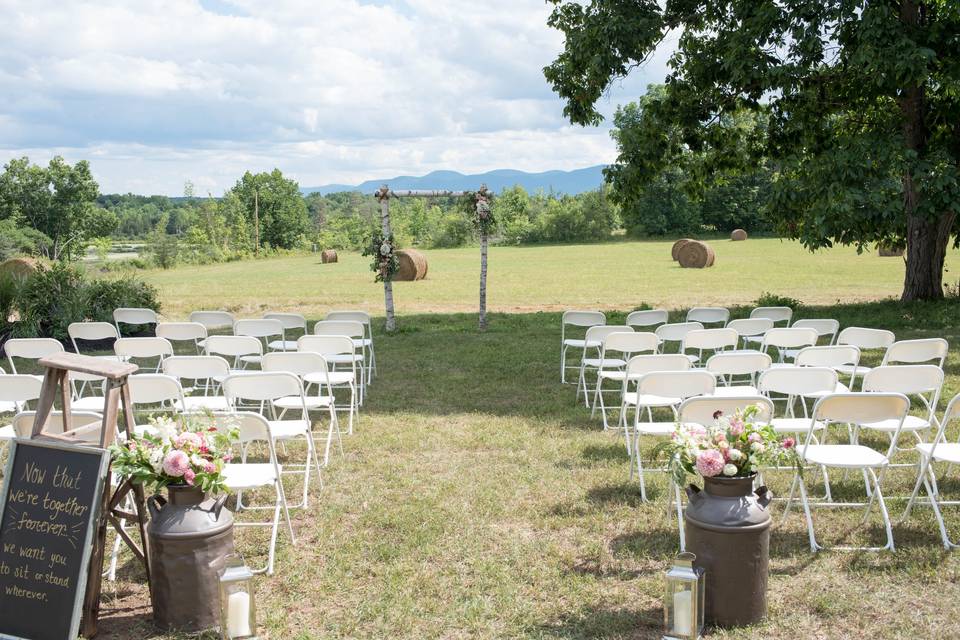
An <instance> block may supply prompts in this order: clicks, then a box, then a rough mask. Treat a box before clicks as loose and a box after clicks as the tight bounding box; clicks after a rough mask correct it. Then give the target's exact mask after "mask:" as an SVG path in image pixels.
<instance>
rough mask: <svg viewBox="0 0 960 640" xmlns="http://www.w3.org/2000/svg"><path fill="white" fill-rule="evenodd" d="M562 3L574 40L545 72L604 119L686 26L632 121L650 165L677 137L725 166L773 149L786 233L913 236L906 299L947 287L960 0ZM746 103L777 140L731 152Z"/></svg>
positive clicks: (578, 105) (654, 166)
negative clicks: (614, 88) (606, 99)
mask: <svg viewBox="0 0 960 640" xmlns="http://www.w3.org/2000/svg"><path fill="white" fill-rule="evenodd" d="M549 1H550V2H551V3H552V4H554V5H555V6H554V9H553V12H552V15H551V17H550V20H549V24H550V25H551V26H553V27H555V28H557V29H559V30H560V31H562V32H563V34H564V35H565V38H566V41H565V46H564V50H563V51H562V52H561V53H560V55H559V56H558V57H557V59H556V60H555V61H554V62H553V63H552V64H551V65H550V66H548V67H547V68H546V69H545V74H546V77H547V79H548V81H549V82H550V83H551V84H552V85H553V88H554V90H555V91H556V92H557V93H558V94H559V95H560V96H561V97H562V98H564V99H565V100H566V106H565V114H566V115H567V116H568V117H569V118H570V120H571V121H573V122H575V123H579V124H584V125H587V124H597V123H598V122H600V120H601V119H602V117H601V114H600V113H599V111H598V110H597V108H596V103H597V101H598V100H599V99H600V98H601V97H602V96H603V94H604V93H605V91H606V90H607V88H608V87H609V86H610V83H611V82H612V81H614V80H616V79H618V78H622V77H624V76H626V75H628V74H629V73H630V71H631V70H632V69H633V68H634V67H636V66H638V65H641V64H643V63H644V61H645V60H647V59H648V58H649V57H650V55H651V54H652V53H653V52H654V51H655V50H656V49H657V47H658V46H660V45H661V44H662V43H663V42H664V40H665V39H666V38H667V36H668V35H670V36H671V39H672V36H673V35H676V52H675V53H674V54H673V56H672V57H671V59H670V62H669V69H670V70H669V73H668V76H667V77H666V79H665V80H666V88H665V90H664V92H663V94H662V95H660V96H658V97H657V99H656V100H653V101H650V102H649V103H648V104H647V105H645V109H644V113H643V115H642V119H641V125H642V126H639V127H637V128H635V130H634V136H635V138H634V140H633V141H632V142H633V144H634V149H635V152H634V153H633V154H632V155H631V157H630V162H631V163H632V164H633V165H634V167H635V168H636V169H637V170H638V172H639V173H640V174H646V175H647V176H649V179H653V178H654V177H655V176H656V175H657V172H658V170H659V169H660V168H662V167H663V166H665V164H667V163H668V162H669V161H670V157H671V155H672V154H673V153H675V152H676V145H677V143H678V141H679V143H680V144H682V145H683V146H684V148H686V149H689V150H692V151H694V152H701V151H705V150H707V151H712V152H713V153H708V154H706V155H707V156H708V157H712V158H714V159H715V160H716V161H717V162H718V163H720V164H723V163H731V162H749V161H758V160H759V159H760V158H767V159H769V161H770V163H771V165H772V167H773V168H774V176H773V180H774V182H773V185H772V194H771V198H772V199H773V206H771V213H772V214H773V215H774V216H775V221H776V222H777V224H778V226H779V228H780V229H781V231H783V232H784V233H786V234H788V235H789V236H791V237H795V238H799V239H800V240H801V241H802V242H803V243H804V244H805V245H806V246H808V247H810V248H818V247H823V246H829V245H831V244H832V243H844V244H856V245H858V246H860V247H863V246H866V245H868V244H869V243H873V242H882V243H889V244H905V245H906V247H907V258H906V273H905V277H904V285H903V295H902V298H903V299H904V300H915V299H930V298H939V297H942V296H943V286H942V284H943V266H944V258H945V255H946V251H947V249H948V247H949V245H950V241H951V235H955V234H956V233H957V231H958V212H960V181H958V171H957V163H958V158H960V3H958V2H956V0H926V1H919V0H899V1H898V0H887V1H875V0H666V1H665V2H663V1H662V0H661V1H658V0H589V1H586V2H584V1H575V0H549ZM744 110H754V111H758V112H759V111H768V112H769V117H768V122H769V125H768V132H767V136H766V138H765V142H764V144H762V145H756V146H755V147H754V148H753V149H752V153H751V154H746V155H744V154H724V153H723V152H722V151H723V149H724V148H725V147H726V146H728V145H730V143H731V141H730V139H729V136H730V135H731V131H732V129H731V128H730V127H727V126H722V123H724V122H725V121H727V120H726V119H727V118H728V117H729V116H731V115H732V114H736V113H742V112H743V111H744ZM735 146H737V145H735ZM743 147H744V145H739V146H737V148H743ZM746 148H748V149H749V148H750V145H746ZM954 242H956V241H955V240H954Z"/></svg>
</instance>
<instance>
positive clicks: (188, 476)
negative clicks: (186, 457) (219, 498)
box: [183, 469, 197, 484]
mask: <svg viewBox="0 0 960 640" xmlns="http://www.w3.org/2000/svg"><path fill="white" fill-rule="evenodd" d="M196 477H197V474H195V473H194V472H193V469H187V470H186V471H184V472H183V479H184V480H186V481H187V484H193V479H194V478H196Z"/></svg>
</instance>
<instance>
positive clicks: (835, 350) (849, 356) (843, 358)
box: [793, 344, 860, 393]
mask: <svg viewBox="0 0 960 640" xmlns="http://www.w3.org/2000/svg"><path fill="white" fill-rule="evenodd" d="M793 363H794V364H795V365H797V366H798V367H830V368H832V369H838V368H840V367H852V369H853V371H854V372H855V371H856V368H857V366H859V364H860V349H859V348H858V347H855V346H853V345H849V344H831V345H823V346H818V347H804V348H803V349H800V350H799V351H798V352H797V357H796V358H795V359H794V361H793ZM848 390H849V389H848V388H847V386H846V385H844V384H842V383H839V382H838V383H837V392H838V393H842V392H843V391H848Z"/></svg>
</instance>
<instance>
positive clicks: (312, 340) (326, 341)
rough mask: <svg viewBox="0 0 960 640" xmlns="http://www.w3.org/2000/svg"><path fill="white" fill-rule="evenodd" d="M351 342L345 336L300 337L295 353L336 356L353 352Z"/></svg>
mask: <svg viewBox="0 0 960 640" xmlns="http://www.w3.org/2000/svg"><path fill="white" fill-rule="evenodd" d="M354 350H355V349H354V346H353V340H351V339H350V338H348V337H347V336H314V335H309V334H308V335H305V336H300V338H299V339H298V340H297V351H310V352H313V353H319V354H320V355H322V356H336V355H343V354H351V353H353V352H354Z"/></svg>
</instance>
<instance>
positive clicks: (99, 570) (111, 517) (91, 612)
mask: <svg viewBox="0 0 960 640" xmlns="http://www.w3.org/2000/svg"><path fill="white" fill-rule="evenodd" d="M39 362H40V364H41V365H42V366H44V367H46V369H47V371H46V374H45V375H44V378H43V387H42V389H41V391H40V400H39V402H38V404H37V414H36V418H35V419H34V422H33V431H32V433H31V435H30V438H31V439H32V440H33V439H36V440H53V441H56V442H61V443H72V444H76V445H78V446H90V445H93V444H98V446H99V447H100V448H106V447H108V446H110V445H111V444H112V443H113V442H114V439H115V438H116V435H117V417H118V415H119V410H120V404H121V403H122V404H123V416H124V430H125V431H126V434H127V436H130V435H131V432H130V429H131V428H132V427H133V424H134V423H133V405H132V404H131V403H130V387H129V386H128V385H127V376H129V375H131V374H132V373H135V372H136V371H137V368H138V367H137V365H135V364H129V363H126V362H120V361H111V360H106V359H103V358H92V357H90V356H82V355H78V354H75V353H66V352H63V353H57V354H54V355H52V356H49V357H47V358H42V359H41V360H40V361H39ZM71 371H75V372H77V373H86V374H91V375H95V376H99V377H102V378H104V379H105V380H106V390H105V392H104V398H103V422H102V423H101V424H99V425H97V424H96V423H94V424H88V425H81V426H79V427H76V428H74V426H73V420H72V416H71V409H70V372H71ZM58 390H59V396H60V403H61V406H62V409H63V433H48V432H46V431H44V428H45V427H46V425H47V421H48V419H49V417H50V412H51V411H52V410H53V403H54V400H55V399H56V397H57V395H58ZM95 433H98V435H99V438H98V442H97V441H94V440H91V439H90V436H91V435H93V434H95ZM131 493H132V494H133V501H134V504H135V505H136V513H128V512H125V511H122V510H121V509H120V505H121V503H122V502H123V501H124V499H125V498H126V497H127V496H128V495H129V494H131ZM146 518H147V510H146V505H145V497H144V492H143V486H142V485H140V484H135V483H133V482H131V481H130V480H129V479H125V480H123V482H121V483H120V485H119V486H118V487H117V489H116V491H114V492H112V493H111V492H110V474H109V473H107V478H106V486H105V487H104V491H103V509H102V511H101V515H100V522H99V525H98V526H97V537H96V541H95V543H94V547H93V553H92V554H91V556H90V569H89V573H88V576H87V590H86V595H85V596H84V600H83V622H82V624H81V625H80V633H81V634H82V635H83V636H84V637H86V638H92V637H93V636H95V635H96V634H97V620H98V618H99V614H100V587H101V582H102V578H103V558H104V552H105V547H106V540H107V525H108V524H110V525H112V526H113V528H114V529H115V530H116V532H117V535H118V536H120V538H121V539H122V540H123V541H124V542H125V543H126V544H127V546H128V547H130V550H131V551H132V552H133V554H134V555H135V556H136V557H137V558H138V559H139V560H140V561H141V562H142V563H143V568H144V570H145V571H146V573H147V582H148V583H149V582H150V559H149V556H148V554H147V553H146V541H147V536H146ZM121 520H130V521H135V522H137V524H138V527H139V529H140V543H141V544H140V545H137V543H136V542H134V540H133V539H132V538H131V537H130V535H129V534H127V532H126V531H124V529H123V527H122V526H121V525H120V521H121Z"/></svg>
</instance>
